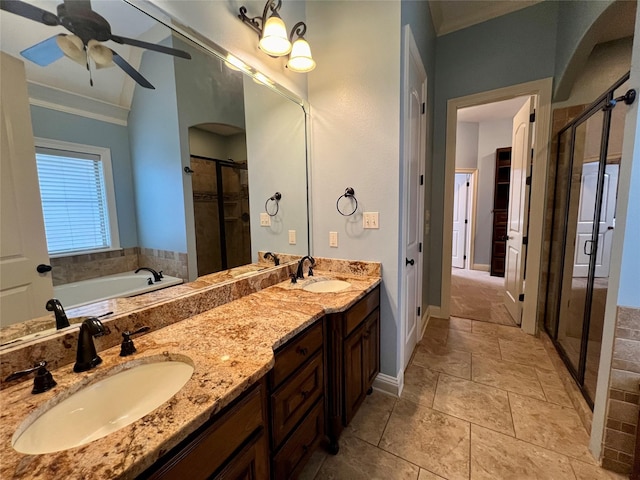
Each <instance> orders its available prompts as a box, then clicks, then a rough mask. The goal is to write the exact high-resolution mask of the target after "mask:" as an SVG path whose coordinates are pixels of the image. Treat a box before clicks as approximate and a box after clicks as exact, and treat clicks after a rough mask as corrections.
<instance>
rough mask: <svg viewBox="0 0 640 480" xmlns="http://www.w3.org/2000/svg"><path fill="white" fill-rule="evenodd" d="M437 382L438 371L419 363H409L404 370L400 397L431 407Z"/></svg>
mask: <svg viewBox="0 0 640 480" xmlns="http://www.w3.org/2000/svg"><path fill="white" fill-rule="evenodd" d="M437 382H438V372H434V371H432V370H429V369H428V368H424V367H421V366H419V365H415V364H414V365H411V366H410V367H409V368H407V369H406V370H405V372H404V388H403V389H402V395H401V397H402V398H403V399H404V400H409V401H410V402H414V403H419V404H420V405H424V406H425V407H431V406H432V405H433V397H434V396H435V394H436V384H437Z"/></svg>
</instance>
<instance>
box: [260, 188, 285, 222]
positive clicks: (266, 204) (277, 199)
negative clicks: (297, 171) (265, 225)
mask: <svg viewBox="0 0 640 480" xmlns="http://www.w3.org/2000/svg"><path fill="white" fill-rule="evenodd" d="M281 198H282V194H281V193H280V192H276V193H274V194H273V196H272V197H269V198H267V201H266V202H264V211H265V212H267V215H269V216H270V217H275V216H276V215H277V214H278V211H279V210H280V203H279V202H280V199H281ZM270 201H271V202H275V204H276V211H275V212H273V213H271V212H270V211H269V202H270Z"/></svg>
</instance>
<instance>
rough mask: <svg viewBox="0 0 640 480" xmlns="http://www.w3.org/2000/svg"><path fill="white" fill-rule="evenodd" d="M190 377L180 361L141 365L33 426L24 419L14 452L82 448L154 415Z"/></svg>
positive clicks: (61, 406) (91, 387)
mask: <svg viewBox="0 0 640 480" xmlns="http://www.w3.org/2000/svg"><path fill="white" fill-rule="evenodd" d="M192 374H193V366H192V365H190V364H188V363H185V362H181V361H157V362H153V363H144V364H141V365H137V366H135V367H133V368H130V369H128V370H124V371H121V372H118V373H116V374H113V375H111V376H109V377H107V378H105V379H103V380H100V381H98V382H96V383H93V384H90V385H88V386H86V387H85V388H83V389H81V390H79V391H77V392H76V393H74V394H73V395H71V396H70V397H68V398H66V399H65V400H63V401H61V402H60V403H57V404H56V405H54V406H52V407H51V408H49V409H47V410H46V411H45V412H44V413H43V414H42V415H40V416H39V417H37V418H36V419H35V421H33V423H31V424H28V422H29V420H30V419H27V420H26V421H25V422H24V423H23V425H22V426H21V427H20V428H18V430H17V431H16V433H15V434H14V435H13V439H12V442H11V443H12V445H13V448H15V449H16V450H17V451H18V452H21V453H27V454H41V453H52V452H59V451H62V450H67V449H69V448H73V447H79V446H81V445H85V444H87V443H89V442H92V441H93V440H97V439H98V438H102V437H104V436H106V435H109V434H110V433H112V432H115V431H116V430H119V429H121V428H122V427H125V426H127V425H129V424H131V423H133V422H135V421H136V420H138V419H139V418H142V417H143V416H145V415H146V414H147V413H150V412H151V411H153V410H155V409H156V408H158V407H159V406H160V405H162V404H163V403H164V402H166V401H167V400H169V399H170V398H171V397H173V396H174V395H175V394H176V393H177V392H178V391H179V390H180V389H181V388H182V387H183V386H184V384H185V383H187V381H188V380H189V379H190V378H191V375H192ZM53 402H55V399H54V400H53ZM25 424H27V425H25Z"/></svg>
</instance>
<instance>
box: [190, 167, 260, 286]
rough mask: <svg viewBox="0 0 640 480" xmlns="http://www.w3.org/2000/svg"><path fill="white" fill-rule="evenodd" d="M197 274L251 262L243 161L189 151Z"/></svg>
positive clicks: (245, 173) (247, 190)
mask: <svg viewBox="0 0 640 480" xmlns="http://www.w3.org/2000/svg"><path fill="white" fill-rule="evenodd" d="M190 165H191V169H192V170H193V172H192V186H193V213H194V223H195V230H196V251H197V254H198V276H202V275H208V274H210V273H214V272H219V271H221V270H226V269H228V268H233V267H237V266H240V265H246V264H247V263H251V230H250V217H249V180H248V174H247V164H246V163H236V162H233V161H229V160H219V159H215V158H207V157H202V156H197V155H191V164H190Z"/></svg>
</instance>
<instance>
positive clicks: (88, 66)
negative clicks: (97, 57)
mask: <svg viewBox="0 0 640 480" xmlns="http://www.w3.org/2000/svg"><path fill="white" fill-rule="evenodd" d="M84 56H85V58H86V59H87V70H88V71H89V85H91V86H92V87H93V75H92V74H91V66H90V65H89V52H88V51H87V46H86V45H85V46H84Z"/></svg>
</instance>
